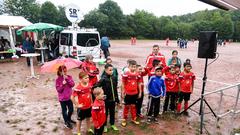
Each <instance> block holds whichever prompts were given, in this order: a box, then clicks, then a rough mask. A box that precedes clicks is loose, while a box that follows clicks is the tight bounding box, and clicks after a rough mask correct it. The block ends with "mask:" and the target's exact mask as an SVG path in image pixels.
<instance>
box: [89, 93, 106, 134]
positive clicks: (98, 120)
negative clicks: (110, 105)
mask: <svg viewBox="0 0 240 135" xmlns="http://www.w3.org/2000/svg"><path fill="white" fill-rule="evenodd" d="M93 95H94V96H95V101H94V103H93V105H92V112H91V113H92V121H93V124H94V135H102V133H103V128H104V123H105V121H106V114H105V113H106V112H105V103H104V99H105V95H104V94H103V90H102V89H100V88H96V89H94V90H93Z"/></svg>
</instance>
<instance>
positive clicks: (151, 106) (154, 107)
mask: <svg viewBox="0 0 240 135" xmlns="http://www.w3.org/2000/svg"><path fill="white" fill-rule="evenodd" d="M148 92H149V101H148V110H147V116H148V122H151V121H152V120H153V121H155V122H157V121H158V120H157V116H158V114H159V111H160V98H162V97H164V96H165V94H166V86H165V83H164V80H163V78H162V67H156V68H155V75H154V76H152V77H151V78H150V80H149V82H148ZM152 115H153V117H152Z"/></svg>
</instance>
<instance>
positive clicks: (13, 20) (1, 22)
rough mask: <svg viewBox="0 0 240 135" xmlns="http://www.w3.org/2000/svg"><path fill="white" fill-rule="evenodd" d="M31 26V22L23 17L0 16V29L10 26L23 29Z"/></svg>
mask: <svg viewBox="0 0 240 135" xmlns="http://www.w3.org/2000/svg"><path fill="white" fill-rule="evenodd" d="M31 24H32V23H31V22H29V21H28V20H26V19H25V18H24V17H22V16H6V15H0V27H9V26H15V27H19V26H20V27H23V26H28V25H31Z"/></svg>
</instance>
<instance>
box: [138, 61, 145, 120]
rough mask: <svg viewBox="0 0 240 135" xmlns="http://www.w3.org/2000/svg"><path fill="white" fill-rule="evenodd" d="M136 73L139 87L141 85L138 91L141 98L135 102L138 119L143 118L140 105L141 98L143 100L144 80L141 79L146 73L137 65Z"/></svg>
mask: <svg viewBox="0 0 240 135" xmlns="http://www.w3.org/2000/svg"><path fill="white" fill-rule="evenodd" d="M136 71H137V73H138V74H139V77H140V85H141V90H138V91H139V92H141V97H140V98H138V99H137V102H136V108H137V116H138V117H140V118H143V115H142V113H141V109H142V103H143V98H144V80H143V77H144V76H146V75H147V71H145V70H144V69H143V68H142V66H141V65H137V70H136Z"/></svg>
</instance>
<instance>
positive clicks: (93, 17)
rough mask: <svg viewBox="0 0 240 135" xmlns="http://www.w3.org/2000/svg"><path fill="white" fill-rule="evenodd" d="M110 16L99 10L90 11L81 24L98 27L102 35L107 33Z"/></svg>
mask: <svg viewBox="0 0 240 135" xmlns="http://www.w3.org/2000/svg"><path fill="white" fill-rule="evenodd" d="M108 21H109V20H108V16H107V15H105V14H103V13H102V12H99V11H98V10H93V11H90V12H89V13H88V14H86V15H85V16H84V20H83V21H82V22H81V23H80V26H84V27H94V28H97V29H98V31H99V32H100V33H101V35H107V23H108Z"/></svg>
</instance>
